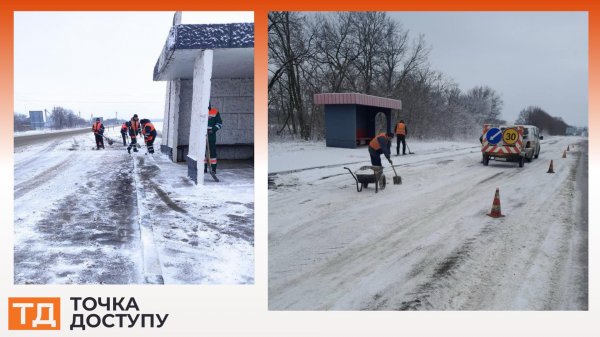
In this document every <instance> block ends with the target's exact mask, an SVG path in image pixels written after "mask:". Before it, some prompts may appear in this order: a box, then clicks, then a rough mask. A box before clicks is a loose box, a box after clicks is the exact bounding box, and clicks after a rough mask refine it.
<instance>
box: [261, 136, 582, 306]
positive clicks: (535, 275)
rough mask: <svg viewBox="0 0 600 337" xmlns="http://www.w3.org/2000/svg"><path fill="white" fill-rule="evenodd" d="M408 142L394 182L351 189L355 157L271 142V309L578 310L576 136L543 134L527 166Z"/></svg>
mask: <svg viewBox="0 0 600 337" xmlns="http://www.w3.org/2000/svg"><path fill="white" fill-rule="evenodd" d="M572 144H576V147H575V148H574V149H571V150H570V151H569V152H567V158H564V159H563V158H561V156H562V153H563V150H565V149H566V148H567V145H572ZM409 145H410V147H411V150H412V151H413V152H415V154H414V155H406V156H398V157H397V156H393V157H392V160H393V161H394V164H395V167H396V171H397V172H398V174H399V175H401V176H402V181H403V184H402V185H392V179H391V178H392V176H393V172H392V170H391V168H390V167H389V164H388V163H384V166H386V167H385V174H386V176H387V182H388V185H387V187H386V188H385V189H384V190H383V191H380V192H379V193H375V191H374V188H372V187H371V186H369V188H367V189H365V190H363V191H362V192H361V193H358V192H357V190H356V184H355V182H354V180H353V178H352V177H351V176H350V174H349V173H348V172H347V171H346V170H344V169H343V166H347V167H350V168H351V169H353V170H356V169H358V168H359V167H360V166H363V165H370V164H369V156H368V152H367V149H366V147H361V148H358V149H336V148H326V147H325V146H324V144H323V143H304V142H292V143H271V144H269V172H270V176H269V309H271V310H585V309H587V285H588V277H587V275H588V273H587V271H588V261H587V250H588V247H587V221H588V219H587V202H588V201H587V183H588V182H587V175H588V172H587V167H588V166H587V165H588V164H587V162H588V156H587V139H584V138H579V137H547V138H546V139H545V140H544V141H542V143H541V146H542V150H541V154H540V158H539V159H536V160H534V161H533V162H531V163H526V164H525V167H524V168H519V167H518V165H517V163H506V162H496V161H491V162H490V165H489V166H487V167H485V166H483V165H482V164H481V163H480V161H481V153H480V147H479V144H478V142H477V141H476V140H475V142H473V143H457V142H429V143H427V142H413V141H410V144H409ZM394 153H395V144H394ZM551 159H552V160H554V171H555V172H556V173H555V174H548V173H546V171H547V170H548V165H549V164H550V160H551ZM277 172H279V173H277ZM496 187H499V188H500V200H501V207H502V213H503V214H504V215H505V217H502V218H498V219H494V218H491V217H488V216H486V213H489V212H490V209H491V206H492V201H493V198H494V193H495V190H496Z"/></svg>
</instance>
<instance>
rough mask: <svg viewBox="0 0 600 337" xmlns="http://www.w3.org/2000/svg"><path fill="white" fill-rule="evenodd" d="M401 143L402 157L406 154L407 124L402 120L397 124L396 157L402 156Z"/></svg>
mask: <svg viewBox="0 0 600 337" xmlns="http://www.w3.org/2000/svg"><path fill="white" fill-rule="evenodd" d="M400 142H402V155H405V154H406V124H404V120H402V119H401V120H400V121H399V122H398V123H397V124H396V155H397V156H399V155H400Z"/></svg>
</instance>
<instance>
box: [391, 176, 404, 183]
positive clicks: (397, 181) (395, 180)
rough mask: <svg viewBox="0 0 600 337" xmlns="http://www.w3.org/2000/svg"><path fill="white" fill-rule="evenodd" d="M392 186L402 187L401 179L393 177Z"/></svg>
mask: <svg viewBox="0 0 600 337" xmlns="http://www.w3.org/2000/svg"><path fill="white" fill-rule="evenodd" d="M393 181H394V185H402V178H400V176H395V177H393Z"/></svg>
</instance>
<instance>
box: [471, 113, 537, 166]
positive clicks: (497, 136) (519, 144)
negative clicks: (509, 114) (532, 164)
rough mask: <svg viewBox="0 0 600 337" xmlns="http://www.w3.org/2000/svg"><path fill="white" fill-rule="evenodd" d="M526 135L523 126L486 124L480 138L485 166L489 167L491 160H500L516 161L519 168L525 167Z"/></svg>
mask: <svg viewBox="0 0 600 337" xmlns="http://www.w3.org/2000/svg"><path fill="white" fill-rule="evenodd" d="M524 133H525V127H524V126H523V125H509V126H506V125H504V126H497V125H492V124H484V125H483V133H482V135H481V138H480V140H481V155H482V156H483V165H485V166H488V164H489V162H490V160H499V161H514V162H517V163H519V167H523V166H524V165H525V159H526V151H525V146H524V143H523V141H524ZM538 134H539V133H538ZM538 155H539V152H538Z"/></svg>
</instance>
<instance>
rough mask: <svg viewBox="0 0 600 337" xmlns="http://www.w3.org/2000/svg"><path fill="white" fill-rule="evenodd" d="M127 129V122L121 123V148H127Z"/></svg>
mask: <svg viewBox="0 0 600 337" xmlns="http://www.w3.org/2000/svg"><path fill="white" fill-rule="evenodd" d="M128 130H129V127H128V126H127V122H123V124H122V125H121V137H123V146H127V131H128Z"/></svg>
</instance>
